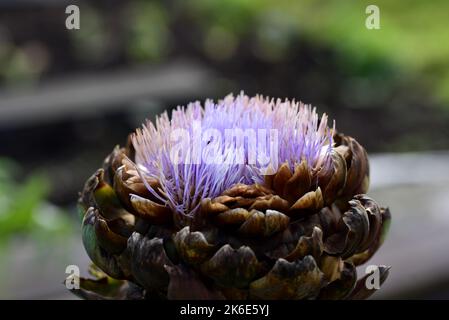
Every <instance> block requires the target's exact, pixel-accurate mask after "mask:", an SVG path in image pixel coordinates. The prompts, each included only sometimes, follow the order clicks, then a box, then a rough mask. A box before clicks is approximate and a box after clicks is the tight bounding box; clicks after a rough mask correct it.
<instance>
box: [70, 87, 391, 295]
mask: <svg viewBox="0 0 449 320" xmlns="http://www.w3.org/2000/svg"><path fill="white" fill-rule="evenodd" d="M229 130H231V131H232V132H233V134H234V135H235V136H234V137H231V139H224V140H225V141H224V142H223V139H222V138H223V136H225V137H229V134H228V133H229ZM205 132H208V134H205ZM236 132H237V133H240V134H241V133H242V132H243V133H244V134H245V135H246V136H244V137H243V139H239V137H237V136H238V134H236ZM253 133H254V134H253ZM259 133H260V134H259ZM267 133H269V134H267ZM186 135H187V138H186V137H185V136H186ZM175 138H176V139H175ZM234 138H235V139H234ZM256 140H257V143H256V146H255V147H254V143H253V142H254V141H256ZM267 144H268V147H267V146H266V145H267ZM267 152H268V153H269V156H267ZM368 185H369V163H368V157H367V153H366V151H365V149H364V148H363V147H362V146H361V145H360V144H359V143H358V142H357V141H356V140H355V139H354V138H351V137H349V136H345V135H343V134H341V133H337V131H336V129H335V123H334V125H333V126H332V127H329V126H328V119H327V116H326V115H322V116H321V117H319V115H318V114H317V112H316V110H315V108H312V107H311V106H308V105H304V104H302V103H299V102H295V101H289V100H284V101H281V100H280V99H278V100H274V99H269V98H264V97H261V96H255V97H251V98H250V97H248V96H246V95H244V94H243V93H242V94H240V95H238V96H237V97H234V96H232V95H230V96H227V97H225V98H224V99H223V100H220V101H218V102H217V103H214V102H213V101H210V100H207V101H206V102H205V103H204V106H203V105H201V103H199V102H196V103H190V104H189V105H188V106H187V107H178V108H177V109H175V110H174V111H173V112H172V115H171V118H170V117H169V116H168V114H167V113H163V114H162V115H161V116H159V117H157V119H156V121H155V124H153V123H152V122H150V121H148V122H147V123H146V124H144V125H143V126H142V127H141V128H140V129H137V130H136V132H135V133H133V134H131V135H130V136H129V137H128V142H127V145H126V146H125V147H123V148H120V147H118V146H117V147H116V148H115V149H114V150H113V151H112V153H111V154H110V155H109V156H108V157H107V158H106V159H105V161H104V163H103V166H102V168H100V169H98V170H97V171H96V172H95V173H94V174H93V175H92V176H91V177H90V178H89V179H88V180H87V182H86V183H85V186H84V189H83V191H82V192H81V193H80V197H79V208H80V211H81V214H82V218H83V221H82V238H83V244H84V247H85V249H86V251H87V253H88V255H89V257H90V258H91V260H92V261H93V265H92V267H91V269H90V271H91V274H92V275H93V276H94V277H95V278H94V279H84V278H82V279H81V280H80V288H79V289H73V292H74V293H75V294H77V295H79V296H81V297H83V298H87V299H268V300H269V299H294V300H296V299H363V298H367V297H369V296H370V295H371V294H372V293H373V291H375V290H369V289H367V287H366V285H365V280H366V278H367V275H365V277H362V278H361V279H359V280H358V279H357V271H356V267H357V266H358V265H361V264H363V263H365V262H366V261H368V259H370V258H371V256H372V255H373V254H374V253H375V252H376V251H377V249H378V248H379V247H380V246H381V244H382V242H383V240H384V237H385V234H386V232H387V230H388V225H389V221H390V212H389V210H388V208H384V207H380V206H379V205H378V204H377V203H376V202H375V201H374V200H373V199H371V198H370V197H368V196H367V195H365V193H366V192H367V190H368ZM388 270H389V268H388V267H386V266H379V273H380V282H381V283H383V281H384V280H385V279H386V277H387V276H388Z"/></svg>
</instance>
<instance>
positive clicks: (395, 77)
mask: <svg viewBox="0 0 449 320" xmlns="http://www.w3.org/2000/svg"><path fill="white" fill-rule="evenodd" d="M68 4H77V5H79V8H80V13H81V28H80V30H67V29H66V28H65V20H66V18H67V15H66V14H65V7H66V6H67V5H68ZM369 4H376V5H378V6H379V8H380V23H381V28H380V29H379V30H369V29H367V28H366V27H365V19H366V18H367V16H368V15H367V14H366V13H365V8H366V6H367V5H369ZM447 30H449V2H447V1H432V2H430V1H427V2H426V1H418V0H415V1H395V2H393V1H386V0H384V1H376V2H375V3H371V2H368V1H358V2H356V3H351V2H346V3H343V2H342V1H297V2H296V1H295V2H292V1H265V0H262V1H260V0H257V1H256V0H242V1H239V0H222V1H210V0H192V1H180V0H179V1H177V0H168V1H162V0H160V1H137V0H132V1H131V0H128V1H125V0H122V1H112V0H108V1H106V0H104V1H99V0H95V1H93V0H92V1H70V2H66V1H56V0H54V1H51V0H42V1H37V0H36V1H31V0H28V1H25V0H22V1H17V0H16V1H13V0H5V1H1V2H0V158H1V161H0V233H1V235H0V241H1V242H2V243H3V244H2V245H1V246H0V250H4V255H3V257H4V259H2V260H3V261H2V262H3V268H4V270H6V272H7V273H8V272H9V271H11V268H13V267H12V266H13V265H15V264H21V263H22V262H21V261H24V260H23V259H25V260H26V259H27V257H28V256H29V254H28V253H26V252H27V251H26V250H25V249H23V250H22V249H20V250H22V251H23V252H25V253H23V257H21V256H20V255H21V254H20V253H19V254H18V253H17V250H16V248H17V247H19V248H26V247H27V245H28V243H29V242H30V241H31V242H32V243H33V244H36V243H38V246H39V247H40V249H39V250H34V249H33V248H31V249H29V250H30V252H41V251H44V252H46V251H50V250H49V247H50V246H52V245H54V244H52V243H54V242H55V239H61V238H62V239H65V238H70V237H73V238H74V239H75V240H74V242H75V245H74V246H75V247H76V246H81V241H80V240H79V236H78V234H77V231H78V230H77V228H76V227H75V228H74V229H75V230H73V231H68V230H72V229H73V226H74V225H75V226H76V224H77V222H73V220H75V219H76V213H75V212H76V210H75V201H76V197H77V192H78V191H79V190H80V189H81V188H82V185H83V182H84V181H85V179H86V177H88V176H89V175H90V174H91V172H93V171H94V170H95V169H96V168H97V167H98V166H99V165H100V163H101V161H102V159H103V158H104V157H105V156H106V155H107V154H108V152H110V151H111V150H112V148H113V147H114V146H115V145H116V144H123V143H124V142H125V141H126V136H127V134H128V133H129V132H131V131H132V130H134V129H135V128H136V127H137V126H139V125H140V123H141V122H143V120H144V119H145V118H150V119H152V118H153V117H154V116H155V114H157V113H159V112H161V111H162V110H165V109H170V108H173V107H176V106H177V105H184V104H186V103H188V102H190V101H193V100H204V99H205V98H214V99H219V98H222V97H224V96H225V95H226V94H228V93H231V92H232V93H234V94H238V93H239V92H240V91H241V90H244V91H245V93H246V94H248V95H254V94H258V93H260V94H263V95H268V96H272V97H280V98H285V97H288V98H295V99H297V100H301V101H303V102H305V103H311V104H313V105H314V106H317V108H318V110H319V111H320V112H326V113H328V114H329V115H330V118H331V119H336V123H337V129H338V130H339V131H342V132H344V133H346V134H349V135H352V136H354V137H356V138H357V140H358V141H360V142H361V143H362V144H363V145H364V146H365V147H366V149H367V150H368V152H369V153H370V154H374V155H376V154H379V155H380V156H382V155H385V154H387V153H388V155H389V156H390V158H388V159H390V160H388V161H387V162H375V165H376V163H377V164H378V165H377V166H375V167H377V168H380V169H381V170H383V168H386V169H385V170H383V171H384V172H389V171H388V170H392V172H393V173H392V174H391V175H390V176H389V177H390V178H391V177H392V176H394V174H395V173H397V170H399V169H395V168H396V167H395V166H398V162H397V161H400V160H397V159H402V158H395V155H398V156H402V155H405V156H407V155H409V154H413V155H416V154H417V153H418V152H419V155H420V156H422V158H418V160H416V163H417V164H416V165H413V166H410V167H405V168H404V167H402V169H403V170H406V172H405V174H404V175H403V176H404V177H406V178H401V179H404V181H403V180H399V178H398V179H396V180H395V182H397V184H398V185H399V186H400V187H402V188H404V185H406V186H409V185H410V184H411V182H410V181H408V180H407V177H410V176H413V175H416V174H417V172H419V174H418V175H419V176H420V175H422V174H423V173H424V171H425V170H429V175H430V176H432V173H431V172H432V168H430V169H428V167H426V165H425V162H426V161H429V160H428V159H431V160H432V159H433V160H435V159H437V160H438V161H439V162H438V163H443V165H442V167H443V168H444V163H446V162H445V161H446V160H448V158H447V157H444V156H443V158H435V156H434V154H435V153H434V151H438V152H437V154H438V155H439V156H441V155H444V154H445V152H444V150H449V60H448V59H447V57H448V56H449V41H448V40H449V37H448V36H449V32H448V31H447ZM429 152H432V153H431V154H430V155H429ZM429 157H430V158H429ZM374 159H379V158H376V156H374ZM380 159H381V160H382V159H384V158H380ZM406 159H410V157H406ZM414 159H415V158H412V160H413V161H415V160H414ZM419 159H421V160H419ZM412 160H410V161H412ZM414 163H415V162H414ZM387 166H388V168H389V169H388V168H387ZM399 167H401V166H400V165H399ZM437 167H438V166H436V167H434V168H437ZM438 168H439V167H438ZM446 169H447V168H446ZM407 170H408V171H407ZM434 170H435V169H434ZM434 175H435V176H438V172H437V173H435V174H434ZM443 175H444V173H443ZM384 176H385V175H384ZM399 176H400V175H399ZM424 176H426V175H425V174H424ZM373 178H374V180H375V181H378V184H377V186H378V188H379V189H380V190H381V191H377V192H378V193H379V192H380V194H381V195H385V196H384V198H387V199H389V200H390V201H398V200H397V199H399V198H400V197H401V195H403V194H405V202H407V201H408V200H409V199H411V194H413V192H411V191H410V190H408V189H407V190H402V189H400V187H397V188H395V189H394V190H393V191H391V190H390V189H385V188H384V186H385V184H384V183H383V182H384V181H386V180H385V179H387V180H388V177H387V178H385V177H381V176H380V175H378V176H374V177H373ZM382 179H384V180H382ZM424 180H426V179H425V178H424ZM428 180H431V179H427V180H426V181H428ZM419 181H422V180H419ZM444 181H445V180H444ZM444 181H443V182H441V183H443V184H445V182H444ZM430 182H432V181H430ZM375 186H376V185H375ZM420 187H422V186H421V185H420ZM437 187H439V186H427V185H426V186H425V187H424V189H425V190H430V189H431V188H437ZM382 188H384V189H382ZM389 188H391V186H389ZM376 190H377V189H374V192H376ZM401 190H402V191H401ZM415 191H416V190H415ZM395 192H396V193H397V192H399V195H398V196H395V197H391V196H390V197H389V196H388V195H391V194H396V193H395ZM401 192H402V193H401ZM417 193H418V196H422V197H423V198H426V192H424V191H420V192H417ZM407 195H408V196H407ZM445 196H447V194H446V193H442V197H445ZM2 199H3V200H2ZM2 201H3V202H2ZM398 202H399V201H398ZM408 205H409V207H411V208H412V209H411V210H413V208H415V206H414V205H411V204H410V203H408ZM397 206H399V207H401V204H400V203H398V205H397ZM409 207H407V208H409ZM429 210H430V209H429ZM402 211H403V212H405V211H410V210H409V209H404V208H402ZM430 211H431V210H430ZM48 212H51V214H49V213H48ZM399 212H401V209H400V208H399ZM399 214H400V213H399ZM419 214H421V212H420V213H419ZM446 214H449V213H447V212H446ZM404 220H405V218H404ZM42 221H46V222H45V223H42ZM399 221H401V219H399ZM412 221H413V222H409V224H411V225H413V226H414V225H416V224H415V220H412ZM416 221H418V220H416ZM416 223H419V221H418V222H416ZM404 228H406V227H404ZM71 232H73V234H74V235H73V236H67V234H69V233H70V234H72V233H71ZM56 241H59V240H56ZM411 241H414V240H413V239H412V240H411ZM67 246H70V245H69V244H68V245H67ZM70 248H71V247H70ZM81 249H82V248H81ZM20 250H19V251H20ZM70 250H71V249H67V251H70ZM76 250H78V249H76ZM432 250H433V249H432ZM434 250H435V251H437V249H436V248H435V249H434ZM77 252H78V251H77ZM440 254H442V255H444V253H440ZM17 255H19V256H20V257H19V258H17V257H15V256H17ZM392 256H393V255H392ZM444 256H445V255H444ZM21 259H22V260H21ZM33 259H34V258H33ZM33 259H31V258H30V261H31V262H30V264H33V263H35V262H34V261H35V260H33ZM52 259H53V258H52ZM61 259H62V261H66V260H67V259H65V258H61ZM10 260H11V261H13V262H11V263H10ZM74 260H76V259H74ZM27 261H28V260H27ZM428 263H430V264H431V263H432V262H431V261H428ZM30 268H33V266H32V265H31V266H30ZM24 272H32V271H28V269H26V270H25V271H24ZM59 272H61V271H59ZM423 272H424V271H423ZM37 276H38V277H39V273H37ZM61 277H63V273H62V275H61ZM6 278H8V279H9V280H8V281H9V282H8V283H10V285H9V287H8V286H7V285H6V287H7V288H12V289H5V290H4V291H5V292H4V293H3V294H4V296H5V297H24V298H29V297H46V295H47V296H49V297H53V296H52V293H51V292H47V293H42V292H43V291H45V282H43V285H42V286H43V288H40V289H39V288H35V289H34V291H33V290H31V291H30V290H28V289H29V287H28V286H27V284H26V283H25V284H23V285H16V284H15V282H14V279H13V280H11V278H10V277H6ZM444 279H446V278H444ZM5 281H6V280H5ZM21 286H22V287H24V289H23V290H22V289H21ZM399 288H400V285H399ZM446 288H447V286H445V285H442V288H439V289H435V290H434V291H435V292H436V293H435V292H434V291H432V290H430V291H429V290H427V289H426V290H427V291H425V290H424V289H419V288H418V289H416V290H417V292H418V293H416V295H415V296H416V297H435V296H436V297H445V296H446V295H445V293H444V292H447V289H446ZM398 290H399V289H398ZM420 290H421V291H420ZM16 291H17V292H16ZM397 292H400V290H399V291H397ZM408 292H410V291H408ZM429 292H430V293H429ZM414 294H415V293H414ZM55 295H56V296H57V294H56V293H55ZM415 296H414V297H415ZM392 297H407V294H404V293H402V295H401V293H395V294H393V293H392Z"/></svg>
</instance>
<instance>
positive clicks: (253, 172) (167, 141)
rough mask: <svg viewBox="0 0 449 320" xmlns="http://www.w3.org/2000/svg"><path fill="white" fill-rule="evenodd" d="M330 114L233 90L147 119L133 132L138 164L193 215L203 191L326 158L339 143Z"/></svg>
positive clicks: (164, 198)
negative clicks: (334, 140)
mask: <svg viewBox="0 0 449 320" xmlns="http://www.w3.org/2000/svg"><path fill="white" fill-rule="evenodd" d="M332 131H333V129H330V128H329V127H328V125H327V116H326V115H325V114H323V115H322V117H321V119H320V118H319V116H318V114H317V113H316V110H315V108H312V107H311V106H310V105H304V104H302V103H300V102H295V101H294V100H293V101H289V100H285V101H281V100H280V99H278V100H274V99H269V98H264V97H262V96H255V97H251V98H250V97H248V96H246V95H244V94H243V93H242V94H240V95H238V96H237V97H235V98H234V97H233V96H232V95H229V96H227V97H225V98H224V99H223V100H220V101H218V102H217V103H214V102H213V101H211V100H207V101H206V102H205V104H204V107H203V106H202V105H201V104H200V103H199V102H194V103H190V104H189V105H188V106H187V107H186V108H185V107H178V108H177V109H176V110H174V111H173V112H172V116H171V119H170V118H169V116H168V114H167V112H164V113H163V114H162V115H161V116H159V117H157V118H156V123H155V124H153V123H152V122H151V121H147V123H146V124H144V125H143V126H142V128H141V129H137V131H136V133H135V134H134V135H133V137H132V142H133V145H134V148H135V150H136V159H135V162H136V167H137V168H138V170H139V171H140V172H142V173H143V174H145V175H146V176H149V177H152V178H155V179H157V180H158V181H159V184H160V188H159V189H158V190H153V189H152V187H151V186H149V185H147V188H148V189H149V190H150V192H152V193H153V195H155V196H156V197H157V198H158V199H159V200H160V201H161V202H163V203H166V204H167V205H168V206H170V207H171V208H172V210H175V211H177V212H179V213H180V214H183V215H190V216H192V215H194V214H195V213H196V212H197V211H198V209H199V206H200V202H201V200H202V199H204V198H213V197H216V196H219V195H220V194H221V193H222V192H223V191H225V190H226V189H228V188H230V187H231V186H232V185H234V184H236V183H245V184H253V183H261V182H263V179H264V175H267V174H274V173H275V172H276V171H277V169H278V168H279V166H280V165H281V164H282V163H285V162H287V163H288V164H289V166H290V167H291V168H292V169H293V168H294V166H295V164H297V163H300V162H301V161H303V160H305V161H306V162H307V165H308V166H309V167H310V168H316V167H317V166H319V165H322V163H323V161H322V160H323V159H326V157H327V155H328V154H329V151H330V149H331V148H332Z"/></svg>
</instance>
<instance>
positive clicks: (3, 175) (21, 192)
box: [0, 159, 72, 245]
mask: <svg viewBox="0 0 449 320" xmlns="http://www.w3.org/2000/svg"><path fill="white" fill-rule="evenodd" d="M19 173H20V170H19V168H18V167H17V166H16V165H15V164H14V163H12V162H11V161H9V160H6V159H0V244H1V245H4V244H7V243H8V242H9V241H10V240H11V239H13V238H14V237H17V236H19V235H20V236H30V237H33V238H37V239H44V238H48V237H54V236H58V235H64V234H67V233H68V232H71V231H72V227H71V225H72V224H71V221H70V218H69V217H68V215H66V214H64V213H63V212H62V210H60V209H58V208H56V207H54V206H52V205H50V204H48V203H47V202H45V198H46V197H47V196H48V193H49V192H50V184H49V181H48V180H47V179H46V177H45V176H44V175H42V174H34V175H31V176H29V177H27V178H26V179H24V181H21V182H18V181H17V177H18V175H19Z"/></svg>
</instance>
